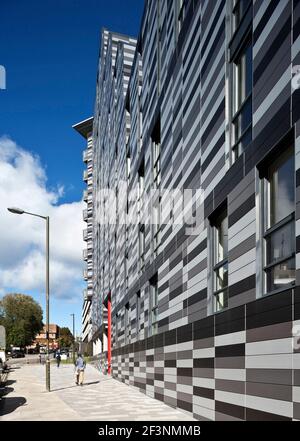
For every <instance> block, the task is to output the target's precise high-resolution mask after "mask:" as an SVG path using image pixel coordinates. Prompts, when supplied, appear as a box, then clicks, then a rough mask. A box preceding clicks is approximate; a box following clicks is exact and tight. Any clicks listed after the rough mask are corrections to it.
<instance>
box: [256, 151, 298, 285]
mask: <svg viewBox="0 0 300 441" xmlns="http://www.w3.org/2000/svg"><path fill="white" fill-rule="evenodd" d="M264 189H265V190H264V195H265V204H264V206H265V214H264V231H265V233H264V239H265V248H264V251H265V268H264V272H265V291H266V292H267V293H269V292H272V291H276V290H279V289H282V288H285V287H287V286H289V285H293V284H294V283H295V249H296V244H295V242H296V239H295V157H294V150H293V149H292V148H291V149H289V150H288V151H286V152H285V153H284V154H282V155H281V156H280V157H279V158H278V159H277V160H275V161H274V162H273V163H272V164H271V165H270V166H269V167H268V169H267V173H266V176H265V186H264Z"/></svg>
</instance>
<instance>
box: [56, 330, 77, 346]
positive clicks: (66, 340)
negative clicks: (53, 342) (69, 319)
mask: <svg viewBox="0 0 300 441" xmlns="http://www.w3.org/2000/svg"><path fill="white" fill-rule="evenodd" d="M58 341H59V346H60V347H61V348H70V347H71V346H72V344H73V341H74V336H73V334H72V332H71V331H70V329H69V328H60V330H59V339H58Z"/></svg>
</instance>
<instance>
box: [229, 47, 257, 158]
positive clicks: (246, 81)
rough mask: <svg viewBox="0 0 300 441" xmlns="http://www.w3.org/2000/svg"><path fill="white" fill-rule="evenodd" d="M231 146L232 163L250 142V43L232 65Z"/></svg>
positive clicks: (251, 70) (251, 69)
mask: <svg viewBox="0 0 300 441" xmlns="http://www.w3.org/2000/svg"><path fill="white" fill-rule="evenodd" d="M232 67H233V72H232V112H231V123H232V124H231V138H232V139H231V145H232V153H233V162H235V161H236V160H237V158H238V157H239V156H240V155H241V154H242V153H243V151H244V150H245V148H246V147H247V146H248V145H249V144H250V142H251V141H252V77H253V66H252V42H251V41H250V40H248V42H247V44H246V45H245V46H244V47H243V48H242V50H241V51H240V52H239V55H238V56H237V57H236V59H235V60H233V63H232Z"/></svg>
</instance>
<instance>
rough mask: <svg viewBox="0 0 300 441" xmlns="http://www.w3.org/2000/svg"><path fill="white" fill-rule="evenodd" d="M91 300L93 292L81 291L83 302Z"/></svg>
mask: <svg viewBox="0 0 300 441" xmlns="http://www.w3.org/2000/svg"><path fill="white" fill-rule="evenodd" d="M92 298H93V291H91V290H89V289H84V290H83V300H84V301H85V302H89V301H91V300H92Z"/></svg>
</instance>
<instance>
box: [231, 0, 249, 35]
mask: <svg viewBox="0 0 300 441" xmlns="http://www.w3.org/2000/svg"><path fill="white" fill-rule="evenodd" d="M250 4H251V0H233V9H232V16H233V20H232V33H234V32H235V31H236V30H237V28H238V27H239V25H240V23H241V21H242V19H243V17H244V15H245V12H246V11H247V9H248V7H249V6H250Z"/></svg>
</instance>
